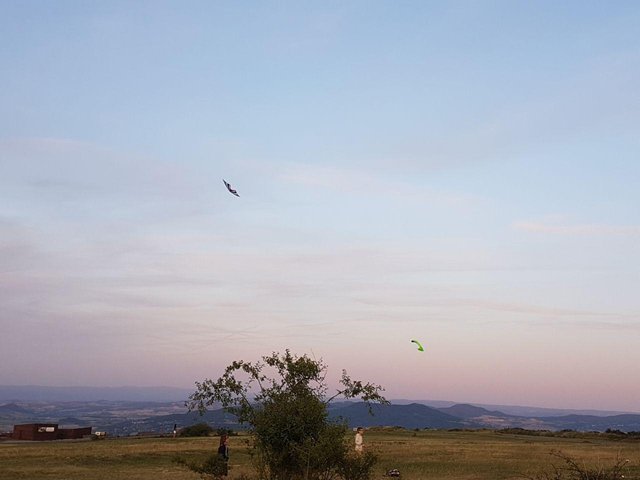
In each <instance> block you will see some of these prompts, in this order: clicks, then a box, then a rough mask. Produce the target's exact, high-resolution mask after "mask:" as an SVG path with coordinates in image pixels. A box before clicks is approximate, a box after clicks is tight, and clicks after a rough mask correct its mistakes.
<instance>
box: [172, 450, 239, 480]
mask: <svg viewBox="0 0 640 480" xmlns="http://www.w3.org/2000/svg"><path fill="white" fill-rule="evenodd" d="M173 461H174V462H175V463H177V464H178V465H182V466H184V467H187V468H188V469H189V470H191V471H193V472H196V473H199V474H200V475H201V476H202V477H203V478H207V477H211V478H214V479H216V480H218V479H221V478H223V477H225V476H226V475H227V462H226V461H225V460H224V459H223V458H222V457H220V456H218V455H217V454H214V453H212V454H210V455H208V456H207V457H206V458H205V459H204V461H203V462H202V463H195V462H187V461H186V460H185V459H184V458H181V457H176V458H174V460H173Z"/></svg>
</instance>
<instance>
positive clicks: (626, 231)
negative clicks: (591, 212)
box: [512, 221, 640, 236]
mask: <svg viewBox="0 0 640 480" xmlns="http://www.w3.org/2000/svg"><path fill="white" fill-rule="evenodd" d="M512 226H513V228H515V229H516V230H522V231H525V232H532V233H548V234H555V235H577V236H639V235H640V225H604V224H595V223H593V224H573V225H566V224H565V225H562V224H556V223H547V222H543V221H542V222H541V221H519V222H514V223H513V225H512Z"/></svg>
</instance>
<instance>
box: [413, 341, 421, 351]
mask: <svg viewBox="0 0 640 480" xmlns="http://www.w3.org/2000/svg"><path fill="white" fill-rule="evenodd" d="M411 343H415V344H416V345H418V350H419V351H421V352H424V348H422V345H420V342H419V341H417V340H411Z"/></svg>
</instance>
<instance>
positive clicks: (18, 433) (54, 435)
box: [11, 423, 92, 441]
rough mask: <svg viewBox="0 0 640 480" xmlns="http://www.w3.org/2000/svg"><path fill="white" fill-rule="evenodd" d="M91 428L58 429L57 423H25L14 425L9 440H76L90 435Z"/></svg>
mask: <svg viewBox="0 0 640 480" xmlns="http://www.w3.org/2000/svg"><path fill="white" fill-rule="evenodd" d="M91 428H92V427H82V428H58V424H57V423H27V424H24V425H14V426H13V434H12V435H11V438H12V439H13V440H34V441H47V440H67V439H78V438H83V437H84V436H86V435H91Z"/></svg>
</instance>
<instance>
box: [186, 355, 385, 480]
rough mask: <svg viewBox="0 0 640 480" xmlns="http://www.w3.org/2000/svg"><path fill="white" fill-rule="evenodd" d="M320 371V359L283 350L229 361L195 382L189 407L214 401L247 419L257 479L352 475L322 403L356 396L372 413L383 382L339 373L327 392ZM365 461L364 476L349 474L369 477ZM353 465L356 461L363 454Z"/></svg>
mask: <svg viewBox="0 0 640 480" xmlns="http://www.w3.org/2000/svg"><path fill="white" fill-rule="evenodd" d="M326 374H327V366H326V365H325V364H324V363H323V362H322V360H319V361H318V360H315V359H311V358H309V357H308V356H306V355H303V356H301V357H299V356H296V355H293V354H291V352H290V351H289V350H286V351H285V353H284V354H282V355H281V354H279V353H276V352H274V353H273V354H271V355H270V356H265V357H262V362H255V363H251V362H245V361H242V360H240V361H234V362H233V363H232V364H231V365H229V366H228V367H227V368H226V369H225V371H224V373H223V374H222V376H221V377H220V378H218V379H217V380H215V381H214V380H209V379H207V380H204V381H203V382H202V383H200V382H196V391H195V392H194V393H193V394H192V395H191V396H190V397H189V401H188V402H187V406H188V407H189V409H190V410H195V409H198V410H199V411H200V413H204V411H206V409H207V407H211V406H212V405H214V404H218V403H219V404H221V405H222V407H223V408H224V409H225V410H227V411H228V412H230V413H232V414H234V415H236V416H237V418H238V420H239V421H240V422H242V423H246V424H249V426H250V428H251V430H252V433H253V436H254V445H253V453H254V458H255V459H256V464H257V465H256V466H257V467H258V473H259V475H260V477H261V478H264V479H269V480H293V479H299V478H304V479H313V480H332V479H337V478H351V477H352V475H351V473H349V472H351V470H350V468H351V467H350V466H349V465H350V464H349V461H351V460H350V459H351V457H350V456H349V450H350V449H349V446H348V445H347V444H346V440H345V435H346V433H347V427H346V425H345V424H343V423H335V422H330V421H329V419H328V414H327V406H328V404H329V402H331V401H332V400H334V399H335V398H338V397H341V398H347V399H348V398H360V399H361V400H363V401H364V402H365V403H366V404H367V405H368V406H369V411H370V412H371V405H372V404H373V403H382V404H386V403H389V402H387V400H386V399H385V398H384V397H383V396H382V395H381V392H382V391H383V390H384V389H383V388H382V387H380V386H379V385H376V384H372V383H368V382H367V383H365V382H362V381H360V380H353V379H351V377H349V376H348V375H347V372H346V371H344V370H343V371H342V377H341V379H340V381H339V383H340V387H339V388H338V389H337V391H336V392H334V394H333V395H331V396H328V387H327V385H326V383H325V377H326ZM367 459H368V462H369V463H367V465H368V467H367V468H364V469H363V470H366V472H365V473H363V474H362V475H364V476H356V477H353V478H357V479H364V478H367V475H368V472H370V470H371V468H372V467H373V463H374V462H375V458H374V457H373V456H367ZM356 462H360V463H362V459H360V460H356ZM345 474H347V475H349V477H347V476H345Z"/></svg>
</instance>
